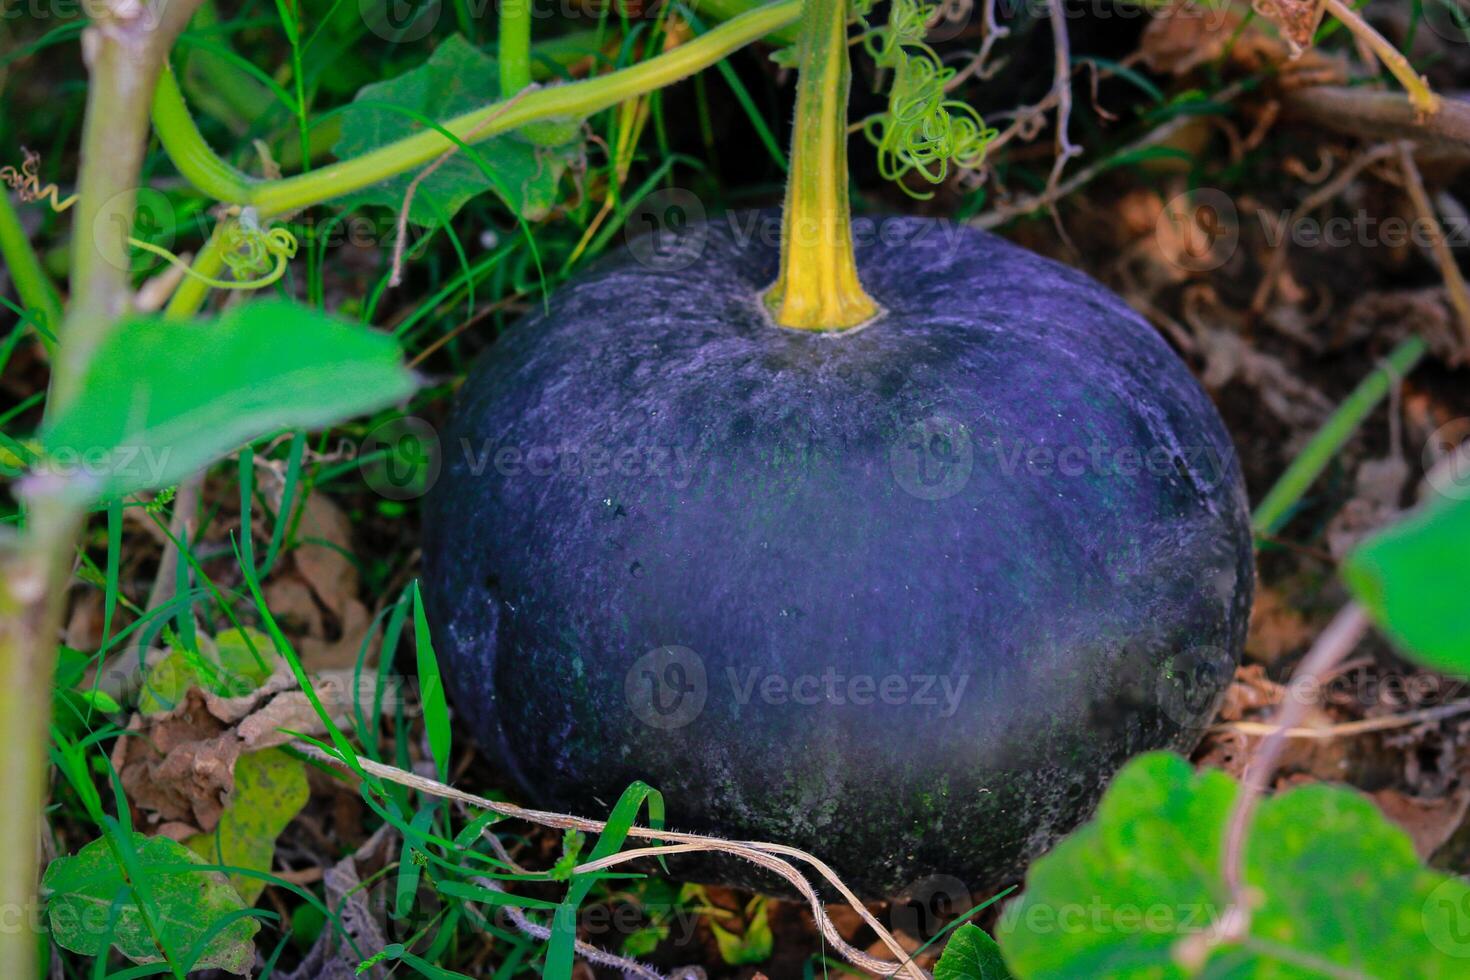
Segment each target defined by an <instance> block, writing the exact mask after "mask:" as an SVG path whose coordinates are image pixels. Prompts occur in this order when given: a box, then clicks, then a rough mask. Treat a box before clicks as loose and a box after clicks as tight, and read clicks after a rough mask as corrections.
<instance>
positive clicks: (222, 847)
mask: <svg viewBox="0 0 1470 980" xmlns="http://www.w3.org/2000/svg"><path fill="white" fill-rule="evenodd" d="M308 795H309V793H308V790H307V785H306V768H305V764H304V763H303V762H302V761H301V760H300V759H297V758H293V757H292V756H289V755H287V754H286V753H284V752H282V751H280V750H279V749H267V750H266V751H263V752H252V753H250V754H248V755H243V756H241V757H240V758H239V759H238V760H237V761H236V763H235V789H234V792H233V793H231V794H230V799H229V802H228V805H227V806H226V807H225V812H224V814H223V815H222V816H221V817H220V821H219V825H218V826H217V827H215V829H214V833H212V834H196V835H194V836H193V837H190V838H189V839H188V840H186V841H184V842H183V843H184V846H185V847H188V848H189V849H190V850H192V851H193V852H194V853H195V854H198V855H199V856H200V857H201V858H203V859H204V860H205V861H207V862H209V863H211V864H224V865H229V866H231V867H236V868H249V869H251V870H252V871H264V872H269V871H270V870H271V867H272V862H273V861H274V859H275V853H276V838H278V837H280V836H281V832H282V831H283V830H285V829H286V825H287V824H289V823H290V822H291V820H292V818H294V817H295V816H296V814H298V813H300V812H301V808H302V807H304V806H305V805H306V800H307V797H308ZM229 879H230V884H232V885H234V886H235V891H237V892H239V893H240V897H241V898H243V899H244V900H245V902H246V904H248V905H253V904H255V900H256V899H257V898H259V897H260V893H261V892H263V891H264V890H265V885H266V883H265V882H264V881H263V880H262V879H260V878H256V877H252V876H249V875H242V874H235V873H233V872H231V873H230V874H229Z"/></svg>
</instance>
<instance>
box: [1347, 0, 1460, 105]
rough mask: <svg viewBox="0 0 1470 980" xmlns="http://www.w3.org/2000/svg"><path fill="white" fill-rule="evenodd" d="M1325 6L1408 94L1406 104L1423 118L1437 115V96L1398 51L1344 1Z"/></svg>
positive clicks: (1438, 102)
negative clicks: (1408, 102)
mask: <svg viewBox="0 0 1470 980" xmlns="http://www.w3.org/2000/svg"><path fill="white" fill-rule="evenodd" d="M1326 6H1327V12H1328V13H1330V14H1332V16H1334V17H1336V18H1337V19H1338V20H1340V21H1342V23H1343V26H1345V27H1346V28H1347V29H1348V30H1350V31H1352V32H1353V34H1354V35H1355V36H1356V37H1357V38H1358V40H1360V41H1362V42H1363V43H1364V44H1366V45H1367V46H1368V48H1369V49H1370V50H1371V51H1372V52H1373V53H1374V54H1375V55H1377V56H1378V60H1380V61H1382V62H1383V65H1384V67H1385V68H1387V69H1388V70H1389V71H1390V72H1392V73H1393V77H1394V78H1397V79H1398V80H1399V84H1400V85H1402V86H1403V87H1404V91H1406V92H1408V93H1409V100H1410V101H1411V102H1412V103H1413V104H1414V108H1416V109H1418V110H1419V112H1421V113H1423V114H1425V115H1429V114H1432V113H1435V112H1438V111H1439V105H1440V101H1439V96H1437V95H1435V94H1434V93H1433V92H1432V91H1430V89H1429V83H1428V82H1426V81H1425V80H1424V78H1423V76H1421V75H1420V74H1419V73H1418V72H1416V71H1414V66H1413V65H1410V64H1409V59H1408V58H1405V57H1404V56H1403V54H1402V53H1401V52H1400V51H1399V49H1398V48H1396V47H1394V46H1393V45H1392V44H1390V43H1389V42H1388V39H1387V38H1385V37H1384V36H1383V35H1382V34H1379V33H1378V32H1377V31H1376V30H1374V29H1373V27H1372V26H1371V25H1370V24H1369V23H1368V22H1367V21H1365V20H1364V19H1363V18H1362V17H1361V16H1359V14H1358V12H1357V11H1356V10H1354V9H1353V8H1352V7H1350V6H1348V5H1347V4H1346V3H1343V0H1327V3H1326Z"/></svg>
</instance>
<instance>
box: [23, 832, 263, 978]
mask: <svg viewBox="0 0 1470 980" xmlns="http://www.w3.org/2000/svg"><path fill="white" fill-rule="evenodd" d="M131 844H132V847H133V848H134V849H135V850H136V855H135V856H136V858H137V860H136V862H132V863H133V864H134V866H135V867H137V868H139V869H141V870H142V871H143V872H144V873H145V874H146V876H147V881H146V889H142V891H144V893H145V895H144V900H143V901H141V902H140V900H139V899H140V896H139V891H140V889H138V888H136V887H135V886H134V883H133V882H132V881H131V880H130V877H129V875H128V873H127V872H126V871H125V870H124V865H123V864H122V863H121V862H120V861H119V859H118V853H117V851H116V849H115V848H116V846H119V845H117V843H116V842H114V841H112V840H109V839H108V838H105V837H104V838H100V839H98V840H94V841H92V842H91V843H90V844H88V845H86V846H85V847H83V848H82V849H81V850H80V851H78V852H77V853H76V854H75V855H72V856H71V857H61V858H57V859H56V860H54V861H52V862H51V864H50V865H49V866H48V867H47V868H46V874H45V877H44V878H43V879H42V882H41V886H42V888H43V889H44V890H45V891H46V892H48V893H49V895H50V898H49V900H48V902H47V908H46V912H47V918H48V920H49V922H50V924H51V935H52V938H54V939H55V940H56V942H57V943H59V944H60V945H61V946H63V947H64V948H66V949H69V950H71V951H72V952H75V953H81V954H83V955H86V956H94V957H96V956H101V955H103V953H104V952H105V951H106V949H107V946H108V944H109V943H111V944H112V945H114V946H116V947H117V949H118V951H119V952H121V953H122V954H123V955H124V956H126V957H127V958H128V959H130V960H132V961H133V962H135V963H158V962H162V961H163V960H164V957H163V956H162V955H161V954H160V952H159V950H160V947H161V948H163V949H165V950H169V951H170V952H171V953H172V954H173V955H174V956H185V955H186V954H188V953H189V952H191V951H193V950H194V949H195V947H196V946H197V945H198V944H200V943H201V942H202V943H203V947H202V949H200V950H198V955H197V956H196V957H194V958H193V959H192V960H191V961H190V960H186V961H185V962H183V963H176V964H175V965H177V966H181V967H185V968H188V969H205V968H207V967H216V968H218V969H221V970H226V971H228V972H230V973H237V974H241V975H244V974H246V973H248V972H249V970H250V966H251V963H252V962H253V960H254V957H255V949H254V945H253V943H252V939H253V937H254V936H255V933H256V932H257V931H259V929H260V923H258V922H256V921H255V920H254V919H253V918H248V917H244V916H242V915H240V914H239V913H241V912H243V911H244V909H245V904H244V903H243V902H242V901H241V900H240V896H239V895H237V894H236V893H235V889H234V888H232V887H230V883H229V882H228V881H227V880H225V876H224V875H222V874H220V873H219V872H216V871H206V870H203V869H202V868H198V867H195V866H196V865H199V864H201V863H202V862H201V861H200V860H199V858H198V857H196V856H195V855H194V853H193V852H192V851H190V850H189V849H188V848H186V847H184V846H183V845H182V844H178V843H176V842H174V841H171V840H169V839H168V838H167V837H145V836H143V835H142V834H138V833H134V834H133V835H132V840H131ZM140 905H141V906H142V907H141V908H140ZM232 915H233V916H234V918H233V919H232V920H230V919H229V917H230V916H232Z"/></svg>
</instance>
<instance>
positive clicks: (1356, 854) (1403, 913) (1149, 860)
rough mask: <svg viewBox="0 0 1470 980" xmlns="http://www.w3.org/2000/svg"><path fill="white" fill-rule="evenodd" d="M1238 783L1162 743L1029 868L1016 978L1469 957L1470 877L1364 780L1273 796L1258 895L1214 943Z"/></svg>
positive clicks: (1012, 952) (1449, 968) (1306, 971)
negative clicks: (1421, 839)
mask: <svg viewBox="0 0 1470 980" xmlns="http://www.w3.org/2000/svg"><path fill="white" fill-rule="evenodd" d="M1237 789H1238V787H1237V784H1236V783H1235V781H1234V780H1233V779H1231V778H1230V777H1229V776H1227V775H1225V774H1224V773H1221V772H1218V771H1213V770H1212V771H1206V772H1201V773H1198V774H1196V773H1195V772H1194V771H1193V769H1192V768H1191V767H1190V765H1189V763H1188V762H1186V761H1185V760H1184V759H1182V758H1179V757H1178V756H1175V755H1169V754H1167V753H1153V754H1150V755H1146V756H1142V757H1140V758H1139V759H1136V760H1134V761H1133V762H1132V763H1130V764H1129V765H1128V766H1127V767H1126V768H1125V769H1124V770H1123V772H1122V773H1120V774H1119V775H1118V777H1117V779H1115V780H1114V782H1113V784H1112V786H1111V787H1109V789H1108V792H1107V794H1106V796H1104V798H1103V801H1102V803H1101V805H1100V806H1099V808H1098V813H1097V816H1096V817H1095V818H1094V819H1093V820H1092V821H1091V822H1089V823H1088V824H1086V825H1085V826H1084V827H1082V828H1081V829H1080V830H1078V831H1077V832H1076V833H1074V834H1073V835H1072V836H1070V837H1068V838H1067V839H1066V840H1064V841H1063V842H1062V843H1061V844H1059V845H1058V846H1057V847H1056V849H1055V850H1053V851H1052V852H1051V853H1050V854H1048V855H1047V856H1046V857H1044V858H1042V859H1041V860H1040V861H1037V862H1036V863H1035V864H1034V865H1032V867H1031V870H1030V872H1029V874H1028V876H1027V880H1026V891H1025V893H1024V894H1023V895H1022V897H1021V898H1020V899H1018V900H1017V901H1016V902H1014V903H1013V904H1012V905H1010V906H1009V907H1007V909H1006V911H1005V913H1004V914H1003V915H1002V917H1001V922H1000V925H999V927H998V929H997V937H998V938H999V940H1000V945H1001V948H1002V949H1003V950H1004V951H1005V959H1006V962H1007V963H1008V964H1009V965H1010V968H1011V970H1012V972H1013V973H1015V975H1016V976H1018V977H1024V978H1027V980H1031V978H1048V977H1056V978H1068V980H1070V978H1075V977H1150V978H1168V977H1190V976H1206V977H1226V976H1229V977H1263V978H1274V977H1320V976H1363V977H1385V978H1386V977H1409V976H1413V977H1422V978H1434V977H1455V976H1465V975H1466V971H1467V968H1470V961H1467V960H1466V959H1464V957H1466V956H1470V887H1467V886H1466V885H1465V884H1464V883H1463V882H1461V881H1459V880H1458V879H1455V878H1450V877H1447V876H1445V875H1441V874H1438V873H1436V872H1433V871H1430V870H1428V869H1427V868H1425V867H1423V866H1422V865H1421V864H1420V863H1419V862H1418V860H1417V859H1416V857H1415V855H1414V849H1413V846H1412V845H1411V843H1410V841H1409V838H1408V837H1407V835H1405V834H1404V833H1403V832H1402V831H1401V830H1399V829H1398V828H1397V827H1394V826H1393V825H1392V824H1390V823H1389V822H1388V821H1387V820H1386V819H1384V817H1383V815H1382V814H1381V813H1379V812H1378V810H1377V809H1376V808H1375V807H1374V806H1373V804H1372V803H1371V802H1369V801H1368V800H1367V799H1366V798H1365V797H1363V796H1361V795H1359V794H1358V793H1355V792H1352V791H1349V790H1345V789H1340V788H1335V787H1331V786H1327V785H1324V784H1320V783H1318V784H1314V785H1310V786H1305V787H1302V788H1300V789H1294V790H1290V791H1288V792H1285V793H1281V794H1279V795H1277V796H1274V797H1272V798H1269V799H1267V800H1264V801H1263V802H1262V803H1261V805H1260V808H1259V810H1258V811H1257V814H1256V817H1255V819H1254V821H1253V822H1252V824H1251V826H1250V828H1249V837H1248V843H1247V847H1246V851H1245V863H1244V867H1243V874H1244V877H1245V882H1246V885H1247V886H1248V889H1249V891H1250V893H1251V894H1252V895H1253V896H1255V898H1256V899H1257V900H1258V902H1259V904H1258V905H1257V906H1256V907H1255V908H1254V909H1253V911H1252V914H1251V917H1250V928H1249V932H1248V934H1247V935H1246V937H1245V938H1244V940H1243V941H1240V942H1231V943H1225V944H1222V945H1219V946H1215V947H1212V946H1211V945H1210V943H1209V941H1208V939H1209V933H1210V931H1211V930H1212V929H1214V928H1215V927H1216V926H1217V925H1218V924H1219V922H1220V919H1221V917H1222V916H1223V915H1224V913H1225V910H1226V909H1227V908H1228V906H1229V902H1228V896H1227V892H1226V889H1225V885H1224V881H1223V878H1222V853H1223V850H1224V847H1223V840H1224V833H1225V826H1226V822H1227V820H1228V817H1229V813H1230V809H1231V806H1232V804H1233V802H1234V800H1235V796H1236V792H1237Z"/></svg>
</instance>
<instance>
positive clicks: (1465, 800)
mask: <svg viewBox="0 0 1470 980" xmlns="http://www.w3.org/2000/svg"><path fill="white" fill-rule="evenodd" d="M1372 796H1373V802H1375V803H1377V804H1378V809H1380V810H1382V811H1383V814H1384V816H1386V817H1388V819H1390V820H1392V821H1393V822H1394V823H1396V824H1398V825H1399V826H1400V827H1402V828H1403V830H1404V832H1405V833H1407V834H1408V835H1409V839H1410V840H1412V841H1413V842H1414V852H1415V853H1416V854H1418V855H1419V859H1420V860H1422V861H1428V860H1429V858H1430V856H1431V855H1433V854H1434V852H1435V851H1437V850H1439V849H1440V848H1441V847H1443V846H1444V845H1445V843H1446V842H1448V841H1449V839H1450V838H1451V837H1452V836H1454V833H1455V831H1456V830H1458V829H1459V827H1460V823H1461V822H1462V821H1463V820H1464V819H1465V813H1466V811H1467V810H1470V789H1466V788H1464V787H1461V788H1460V789H1458V790H1456V791H1455V792H1454V793H1451V794H1450V795H1449V796H1443V797H1439V798H1438V799H1427V798H1425V797H1421V796H1409V795H1408V794H1407V793H1402V792H1400V791H1399V790H1396V789H1393V788H1387V789H1381V790H1379V791H1378V792H1376V793H1374V794H1372Z"/></svg>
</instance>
